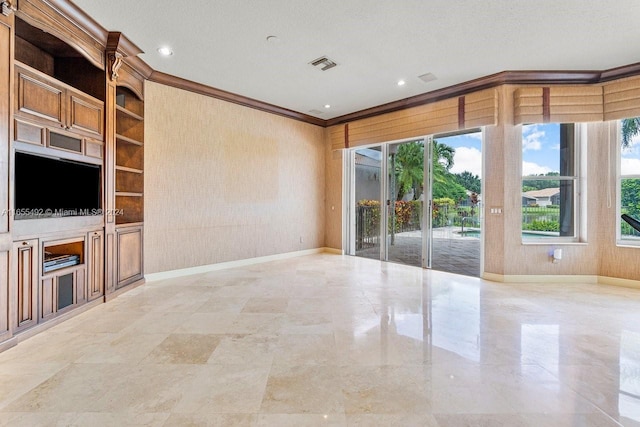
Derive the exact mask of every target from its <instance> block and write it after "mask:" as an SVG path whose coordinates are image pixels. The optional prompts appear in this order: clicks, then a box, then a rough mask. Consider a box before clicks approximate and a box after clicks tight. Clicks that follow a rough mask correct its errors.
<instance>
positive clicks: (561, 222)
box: [522, 123, 578, 241]
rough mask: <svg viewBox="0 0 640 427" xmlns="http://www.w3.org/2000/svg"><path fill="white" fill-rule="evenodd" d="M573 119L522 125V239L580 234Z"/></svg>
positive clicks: (533, 239) (573, 237) (574, 236)
mask: <svg viewBox="0 0 640 427" xmlns="http://www.w3.org/2000/svg"><path fill="white" fill-rule="evenodd" d="M577 148H578V144H577V142H576V132H575V126H574V124H573V123H568V124H565V123H545V124H531V125H524V126H523V127H522V239H523V241H538V240H540V239H546V240H549V239H558V238H563V239H565V238H571V239H576V238H577V237H578V236H577V229H578V227H577V220H576V216H577V212H576V206H577V200H576V196H577V194H578V189H577V185H578V176H577V171H578V165H577V160H576V159H577V158H578V156H577Z"/></svg>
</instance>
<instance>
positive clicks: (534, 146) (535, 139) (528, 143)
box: [522, 129, 545, 151]
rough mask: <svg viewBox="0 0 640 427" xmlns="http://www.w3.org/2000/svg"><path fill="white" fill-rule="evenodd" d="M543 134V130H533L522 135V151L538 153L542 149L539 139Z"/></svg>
mask: <svg viewBox="0 0 640 427" xmlns="http://www.w3.org/2000/svg"><path fill="white" fill-rule="evenodd" d="M544 135H545V132H544V131H543V130H537V129H534V130H533V131H532V132H530V133H527V134H524V133H523V134H522V151H527V150H535V151H538V150H540V149H541V148H542V141H541V138H544Z"/></svg>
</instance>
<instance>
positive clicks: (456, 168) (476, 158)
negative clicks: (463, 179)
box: [451, 147, 482, 176]
mask: <svg viewBox="0 0 640 427" xmlns="http://www.w3.org/2000/svg"><path fill="white" fill-rule="evenodd" d="M464 171H468V172H471V173H472V174H474V175H478V176H482V153H481V152H480V150H478V149H477V148H473V147H457V148H456V153H455V154H454V157H453V166H452V167H451V173H462V172H464Z"/></svg>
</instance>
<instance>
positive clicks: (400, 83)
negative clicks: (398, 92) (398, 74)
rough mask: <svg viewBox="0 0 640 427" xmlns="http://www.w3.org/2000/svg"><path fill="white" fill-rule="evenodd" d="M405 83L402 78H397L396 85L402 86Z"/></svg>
mask: <svg viewBox="0 0 640 427" xmlns="http://www.w3.org/2000/svg"><path fill="white" fill-rule="evenodd" d="M405 83H406V82H405V81H404V80H398V86H404V84H405Z"/></svg>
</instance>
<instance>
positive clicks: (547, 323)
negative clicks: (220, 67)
mask: <svg viewBox="0 0 640 427" xmlns="http://www.w3.org/2000/svg"><path fill="white" fill-rule="evenodd" d="M0 425H7V426H36V425H38V426H40V425H45V426H48V425H51V426H54V425H56V426H57V425H65V426H88V425H91V426H126V425H136V426H185V425H203V426H204V425H229V426H316V425H317V426H345V425H353V426H394V425H396V426H440V427H449V426H456V427H459V426H492V427H493V426H510V427H511V426H535V427H538V426H620V425H623V426H629V427H632V426H640V291H638V290H631V289H625V288H617V287H608V286H598V285H589V284H555V285H553V284H544V285H540V284H535V285H532V284H526V285H525V284H519V285H513V284H509V285H507V284H500V283H493V282H486V281H482V280H480V279H476V278H471V277H467V276H456V275H451V274H447V273H441V272H437V271H427V270H421V269H419V268H415V267H407V266H403V265H398V264H393V263H380V262H378V261H373V260H368V259H363V258H358V257H343V256H338V255H329V254H320V255H312V256H305V257H300V258H294V259H290V260H283V261H275V262H270V263H265V264H258V265H254V266H250V267H244V268H236V269H228V270H221V271H216V272H210V273H206V274H200V275H193V276H188V277H182V278H176V279H169V280H163V281H155V282H149V283H147V284H146V285H143V286H140V287H138V288H136V289H133V290H131V291H129V292H128V293H125V294H123V295H121V296H119V297H118V298H116V299H114V300H113V301H110V302H108V303H106V304H102V305H100V306H98V307H95V308H93V309H91V310H89V311H87V312H85V313H83V314H80V315H78V316H76V317H74V318H73V319H70V320H68V321H66V322H64V323H62V324H60V325H58V326H55V327H53V328H51V329H49V330H47V331H45V332H43V333H41V334H39V335H36V336H35V337H33V338H30V339H27V340H25V341H24V342H22V343H20V344H19V345H18V346H16V347H14V348H11V349H9V350H7V351H5V352H3V353H1V354H0Z"/></svg>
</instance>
